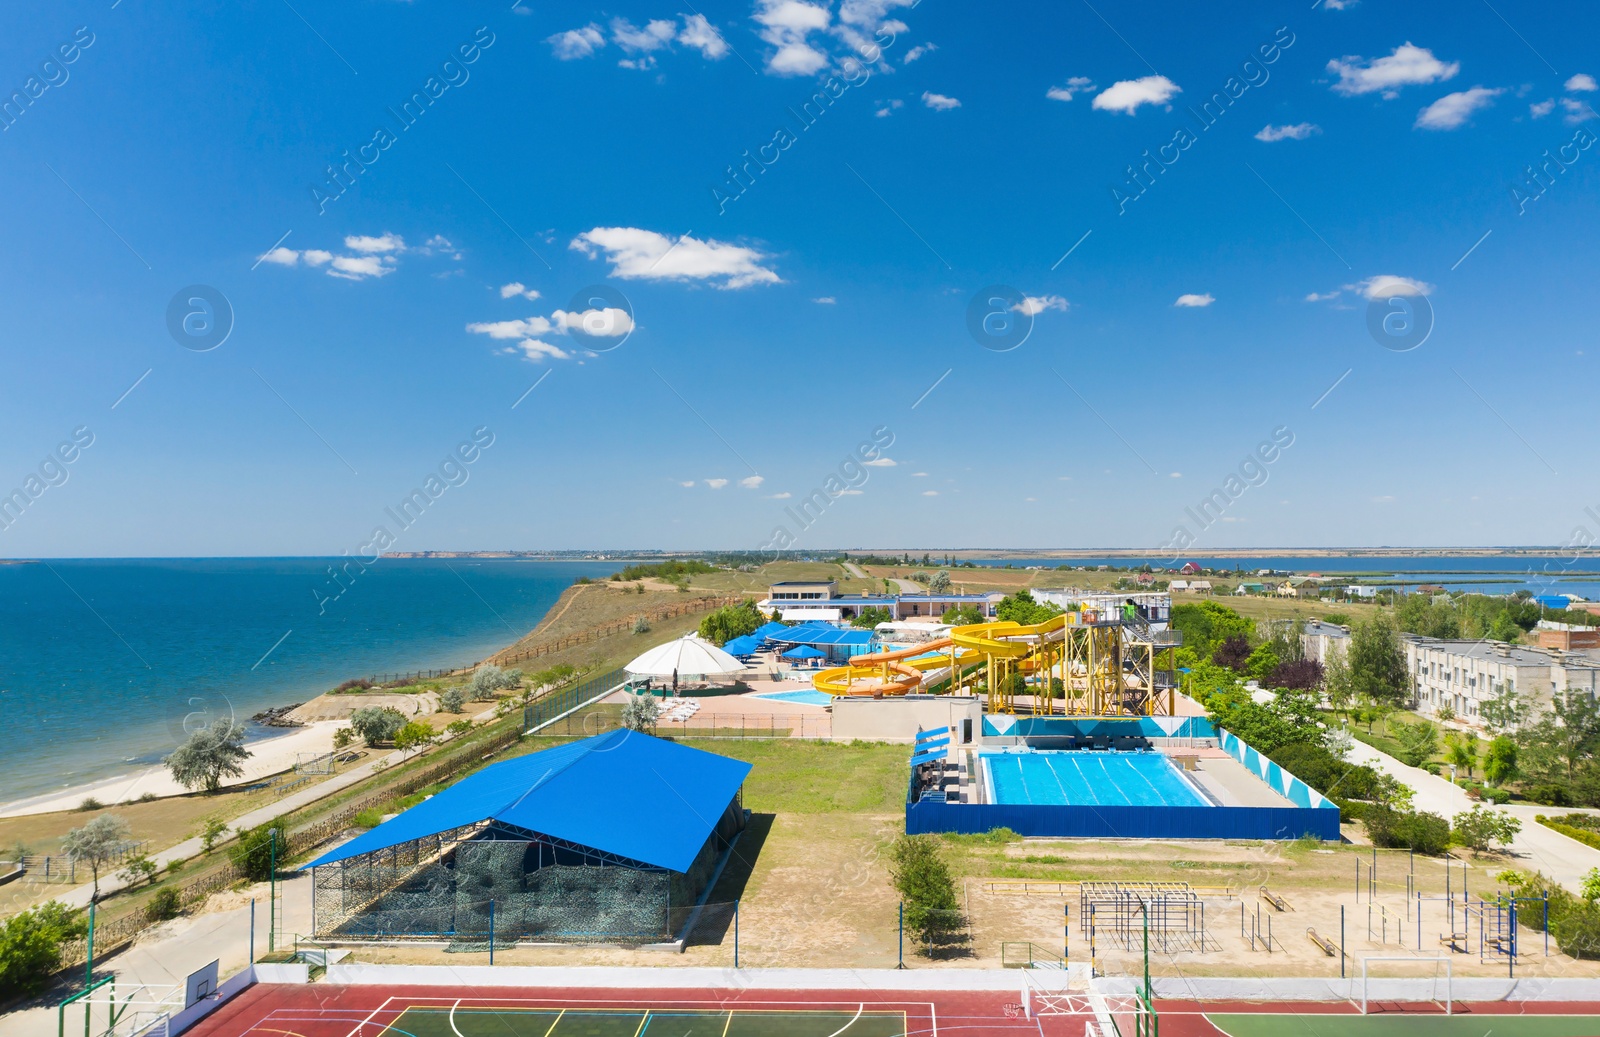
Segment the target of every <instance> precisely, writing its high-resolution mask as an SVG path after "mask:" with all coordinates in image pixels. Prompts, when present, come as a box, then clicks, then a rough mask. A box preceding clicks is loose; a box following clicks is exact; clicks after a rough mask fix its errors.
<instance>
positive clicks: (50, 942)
mask: <svg viewBox="0 0 1600 1037" xmlns="http://www.w3.org/2000/svg"><path fill="white" fill-rule="evenodd" d="M86 928H87V927H86V926H85V924H84V922H83V920H82V919H80V918H79V917H78V915H77V912H75V911H73V910H71V909H70V908H68V907H67V906H66V905H64V904H61V903H59V902H57V901H54V900H52V901H50V902H49V903H46V904H40V905H39V906H38V907H35V908H33V909H31V910H28V911H23V912H21V913H20V914H15V915H12V916H11V917H10V918H8V919H6V920H5V921H4V922H3V923H0V1000H9V999H11V998H13V997H21V996H26V995H30V994H37V993H38V992H39V991H41V990H43V989H44V988H45V987H46V986H47V985H48V984H49V983H50V980H51V978H52V977H53V976H54V975H55V972H56V970H57V969H59V968H60V967H61V945H62V944H63V943H66V942H67V941H68V940H75V939H78V938H80V937H82V936H83V934H84V931H85V929H86Z"/></svg>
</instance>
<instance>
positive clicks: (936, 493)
mask: <svg viewBox="0 0 1600 1037" xmlns="http://www.w3.org/2000/svg"><path fill="white" fill-rule="evenodd" d="M922 495H923V496H924V497H937V496H939V491H938V490H923V491H922Z"/></svg>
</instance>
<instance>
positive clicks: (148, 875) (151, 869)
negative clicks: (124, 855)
mask: <svg viewBox="0 0 1600 1037" xmlns="http://www.w3.org/2000/svg"><path fill="white" fill-rule="evenodd" d="M160 870H161V867H160V865H158V864H156V862H155V861H153V860H151V859H150V856H149V854H144V853H141V854H136V855H134V856H132V857H129V858H128V859H127V860H125V861H123V862H122V870H121V871H119V872H117V878H119V879H121V880H122V881H123V882H126V883H127V884H128V885H129V886H137V885H138V884H139V883H141V882H154V881H155V880H156V873H157V872H158V871H160Z"/></svg>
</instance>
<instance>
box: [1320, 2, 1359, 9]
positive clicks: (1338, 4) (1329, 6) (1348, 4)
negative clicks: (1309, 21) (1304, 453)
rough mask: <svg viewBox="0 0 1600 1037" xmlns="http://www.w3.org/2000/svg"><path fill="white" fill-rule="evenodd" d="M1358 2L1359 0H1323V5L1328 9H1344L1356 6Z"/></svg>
mask: <svg viewBox="0 0 1600 1037" xmlns="http://www.w3.org/2000/svg"><path fill="white" fill-rule="evenodd" d="M1358 2H1359V0H1322V6H1323V9H1324V10H1328V11H1343V10H1346V9H1348V8H1351V7H1354V6H1355V5H1356V4H1357V3H1358Z"/></svg>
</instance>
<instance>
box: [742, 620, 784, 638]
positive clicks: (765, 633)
mask: <svg viewBox="0 0 1600 1037" xmlns="http://www.w3.org/2000/svg"><path fill="white" fill-rule="evenodd" d="M788 629H789V628H788V627H787V626H784V625H783V624H782V623H779V622H778V621H777V620H773V621H772V622H771V623H763V624H761V625H760V626H758V627H756V628H755V629H754V630H752V631H750V634H749V636H750V637H754V638H759V639H761V640H763V641H764V640H766V639H767V638H769V637H771V636H772V635H773V634H780V633H782V632H783V631H785V630H788Z"/></svg>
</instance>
